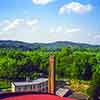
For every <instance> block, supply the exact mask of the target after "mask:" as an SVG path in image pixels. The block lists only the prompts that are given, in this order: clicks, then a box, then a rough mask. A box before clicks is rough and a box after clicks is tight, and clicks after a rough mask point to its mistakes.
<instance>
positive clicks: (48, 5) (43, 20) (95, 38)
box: [0, 0, 100, 45]
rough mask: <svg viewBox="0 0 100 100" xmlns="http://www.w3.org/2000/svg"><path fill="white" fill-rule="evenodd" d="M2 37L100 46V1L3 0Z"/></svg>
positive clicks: (0, 8)
mask: <svg viewBox="0 0 100 100" xmlns="http://www.w3.org/2000/svg"><path fill="white" fill-rule="evenodd" d="M0 40H17V41H24V42H30V43H34V42H42V43H47V42H55V41H73V42H79V43H89V44H99V45H100V0H0Z"/></svg>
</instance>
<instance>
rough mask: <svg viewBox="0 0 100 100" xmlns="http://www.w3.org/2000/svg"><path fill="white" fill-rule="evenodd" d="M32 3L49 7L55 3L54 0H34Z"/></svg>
mask: <svg viewBox="0 0 100 100" xmlns="http://www.w3.org/2000/svg"><path fill="white" fill-rule="evenodd" d="M32 2H33V4H36V5H47V4H49V3H50V2H53V0H32Z"/></svg>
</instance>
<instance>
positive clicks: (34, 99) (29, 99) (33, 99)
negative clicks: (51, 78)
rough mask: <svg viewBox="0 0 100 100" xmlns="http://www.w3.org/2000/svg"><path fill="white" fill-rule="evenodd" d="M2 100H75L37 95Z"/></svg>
mask: <svg viewBox="0 0 100 100" xmlns="http://www.w3.org/2000/svg"><path fill="white" fill-rule="evenodd" d="M2 100H76V99H71V98H64V97H59V96H54V95H49V94H37V95H35V94H28V95H21V96H13V97H8V98H5V99H2Z"/></svg>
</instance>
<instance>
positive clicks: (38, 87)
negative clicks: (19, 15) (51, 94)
mask: <svg viewBox="0 0 100 100" xmlns="http://www.w3.org/2000/svg"><path fill="white" fill-rule="evenodd" d="M28 91H32V92H43V93H47V91H48V82H43V83H40V84H34V85H25V86H15V85H14V84H12V92H28Z"/></svg>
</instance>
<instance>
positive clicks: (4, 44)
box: [0, 40, 100, 51]
mask: <svg viewBox="0 0 100 100" xmlns="http://www.w3.org/2000/svg"><path fill="white" fill-rule="evenodd" d="M63 47H79V48H100V45H91V44H84V43H74V42H68V41H57V42H52V43H26V42H21V41H11V40H1V41H0V48H8V49H9V48H14V49H19V50H30V51H31V50H37V49H40V48H45V49H47V50H58V49H61V48H63Z"/></svg>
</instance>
